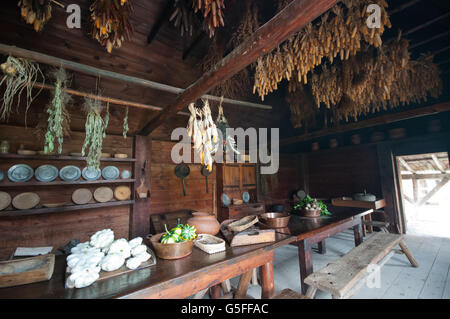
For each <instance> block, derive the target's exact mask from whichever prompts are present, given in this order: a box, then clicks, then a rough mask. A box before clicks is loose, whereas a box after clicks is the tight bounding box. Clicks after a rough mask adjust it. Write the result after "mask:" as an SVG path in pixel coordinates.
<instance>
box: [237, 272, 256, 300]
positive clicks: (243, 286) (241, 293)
mask: <svg viewBox="0 0 450 319" xmlns="http://www.w3.org/2000/svg"><path fill="white" fill-rule="evenodd" d="M252 274H253V269H252V270H249V271H247V272H246V273H243V274H242V275H241V278H240V280H239V286H238V288H237V291H236V293H235V294H234V299H243V298H245V296H246V295H247V289H248V284H249V283H250V280H251V279H252Z"/></svg>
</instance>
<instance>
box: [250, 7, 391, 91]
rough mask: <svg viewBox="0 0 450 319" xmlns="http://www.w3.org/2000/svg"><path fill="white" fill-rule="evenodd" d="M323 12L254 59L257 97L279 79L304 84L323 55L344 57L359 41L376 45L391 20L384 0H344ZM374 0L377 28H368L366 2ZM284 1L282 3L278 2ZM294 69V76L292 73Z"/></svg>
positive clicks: (275, 86)
mask: <svg viewBox="0 0 450 319" xmlns="http://www.w3.org/2000/svg"><path fill="white" fill-rule="evenodd" d="M342 2H343V5H340V4H337V5H335V6H334V7H333V8H332V9H331V10H330V11H328V12H326V13H325V14H323V15H322V16H321V18H320V21H319V22H317V23H315V24H311V23H310V24H309V25H307V26H306V27H305V28H304V29H303V30H301V31H300V32H298V33H297V34H295V35H293V36H292V37H291V38H290V39H288V40H287V41H285V42H284V43H283V44H282V45H281V46H280V47H278V48H277V49H275V50H274V51H272V52H270V53H268V54H267V55H266V56H265V57H261V58H260V59H259V60H258V63H257V67H256V70H255V84H254V92H255V93H256V91H257V92H258V95H259V96H260V97H261V99H263V98H264V96H265V95H267V94H268V93H270V92H272V91H274V90H277V89H278V83H279V82H280V81H282V80H283V79H287V80H288V81H290V80H291V78H292V80H294V79H296V80H297V81H298V82H302V83H304V84H306V83H307V82H308V77H307V76H308V74H309V72H310V71H312V70H313V69H314V68H315V67H316V66H318V65H320V64H321V63H322V61H323V60H324V58H327V59H328V60H329V61H330V63H333V62H334V60H335V59H336V58H337V57H339V58H340V60H341V61H344V60H348V59H349V57H350V56H354V55H355V54H356V53H357V52H359V51H360V49H361V44H362V42H363V41H364V42H363V43H368V44H369V45H372V46H375V47H379V46H381V44H382V41H381V35H382V34H383V33H384V31H385V28H390V27H391V23H390V21H389V16H388V14H387V11H386V8H387V3H386V1H385V0H376V1H375V0H374V1H372V0H344V1H342ZM372 3H374V4H378V5H379V6H380V8H381V24H380V28H372V29H369V28H368V26H367V19H368V17H369V13H368V12H366V10H367V6H368V5H369V4H372ZM282 5H286V3H283V4H281V3H280V6H282ZM294 73H295V78H293V74H294Z"/></svg>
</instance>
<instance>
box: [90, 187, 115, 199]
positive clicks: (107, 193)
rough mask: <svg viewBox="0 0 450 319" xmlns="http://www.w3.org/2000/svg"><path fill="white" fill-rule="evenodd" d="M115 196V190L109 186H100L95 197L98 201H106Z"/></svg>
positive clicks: (95, 192)
mask: <svg viewBox="0 0 450 319" xmlns="http://www.w3.org/2000/svg"><path fill="white" fill-rule="evenodd" d="M113 197H114V192H113V190H112V189H111V188H109V187H105V186H103V187H99V188H97V189H96V190H95V191H94V198H95V200H96V201H97V202H100V203H106V202H109V201H110V200H111V199H113Z"/></svg>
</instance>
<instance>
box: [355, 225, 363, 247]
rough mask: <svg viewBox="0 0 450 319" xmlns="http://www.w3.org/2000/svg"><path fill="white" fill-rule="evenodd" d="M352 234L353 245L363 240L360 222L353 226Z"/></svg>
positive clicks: (359, 243) (357, 244)
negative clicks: (353, 238)
mask: <svg viewBox="0 0 450 319" xmlns="http://www.w3.org/2000/svg"><path fill="white" fill-rule="evenodd" d="M353 235H354V237H355V247H356V246H359V245H361V244H362V242H363V237H362V234H361V224H358V225H355V226H353Z"/></svg>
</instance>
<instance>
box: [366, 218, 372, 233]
mask: <svg viewBox="0 0 450 319" xmlns="http://www.w3.org/2000/svg"><path fill="white" fill-rule="evenodd" d="M367 220H368V221H369V222H371V221H372V214H369V215H367ZM367 231H368V232H369V233H373V226H367Z"/></svg>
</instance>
